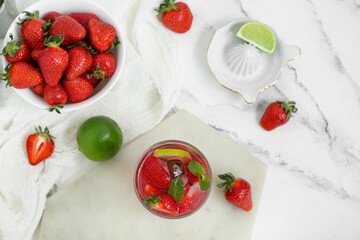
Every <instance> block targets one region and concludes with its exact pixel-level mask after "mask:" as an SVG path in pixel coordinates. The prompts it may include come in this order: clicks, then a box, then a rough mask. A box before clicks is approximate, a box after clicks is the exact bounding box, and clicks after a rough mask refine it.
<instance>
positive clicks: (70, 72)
mask: <svg viewBox="0 0 360 240" xmlns="http://www.w3.org/2000/svg"><path fill="white" fill-rule="evenodd" d="M92 62H93V58H92V56H91V53H90V52H89V51H88V50H86V49H84V48H82V47H74V48H73V49H71V50H70V51H69V64H68V66H67V68H66V70H65V74H66V78H68V79H70V80H72V79H75V78H77V77H78V76H80V75H82V74H83V73H85V72H86V71H87V70H89V69H90V67H91V65H92Z"/></svg>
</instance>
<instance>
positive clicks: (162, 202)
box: [144, 194, 178, 214]
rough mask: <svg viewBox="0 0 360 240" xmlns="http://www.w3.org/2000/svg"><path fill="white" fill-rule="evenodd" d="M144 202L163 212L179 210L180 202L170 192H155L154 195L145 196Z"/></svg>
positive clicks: (171, 212)
mask: <svg viewBox="0 0 360 240" xmlns="http://www.w3.org/2000/svg"><path fill="white" fill-rule="evenodd" d="M144 203H145V204H146V205H147V206H149V207H150V208H152V209H154V210H157V211H159V212H163V213H168V214H175V213H177V211H178V204H177V203H176V201H175V200H174V198H172V197H171V196H170V195H168V194H161V195H159V196H155V194H153V196H148V197H147V198H145V199H144Z"/></svg>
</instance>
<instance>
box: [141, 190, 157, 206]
mask: <svg viewBox="0 0 360 240" xmlns="http://www.w3.org/2000/svg"><path fill="white" fill-rule="evenodd" d="M160 200H161V197H160V196H159V197H156V195H155V193H152V196H148V197H147V198H145V199H144V203H145V204H146V205H147V206H150V207H156V205H157V204H158V203H159V202H160Z"/></svg>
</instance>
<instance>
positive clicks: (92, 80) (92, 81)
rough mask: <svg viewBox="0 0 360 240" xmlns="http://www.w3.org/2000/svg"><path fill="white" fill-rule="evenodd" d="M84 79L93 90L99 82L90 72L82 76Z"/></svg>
mask: <svg viewBox="0 0 360 240" xmlns="http://www.w3.org/2000/svg"><path fill="white" fill-rule="evenodd" d="M82 76H83V77H84V78H86V80H87V81H88V82H89V83H90V84H91V85H92V86H93V88H94V89H95V88H96V86H97V85H98V84H99V83H100V82H101V79H97V78H96V77H94V75H92V73H90V72H86V73H84V74H83V75H82Z"/></svg>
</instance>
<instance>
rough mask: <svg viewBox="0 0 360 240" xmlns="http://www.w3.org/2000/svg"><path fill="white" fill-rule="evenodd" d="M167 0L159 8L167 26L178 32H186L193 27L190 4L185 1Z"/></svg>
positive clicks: (162, 19) (163, 21)
mask: <svg viewBox="0 0 360 240" xmlns="http://www.w3.org/2000/svg"><path fill="white" fill-rule="evenodd" d="M174 3H175V0H165V1H164V3H162V4H161V5H160V8H159V9H158V10H157V11H158V12H159V13H160V14H161V21H162V23H163V24H164V26H165V27H167V28H168V29H170V30H171V31H174V32H177V33H185V32H187V31H189V29H190V28H191V24H192V21H193V15H192V13H191V11H190V8H189V6H188V5H187V4H186V3H183V2H177V3H175V4H174Z"/></svg>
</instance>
